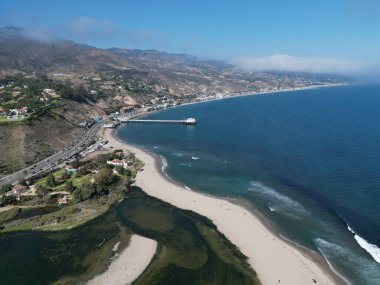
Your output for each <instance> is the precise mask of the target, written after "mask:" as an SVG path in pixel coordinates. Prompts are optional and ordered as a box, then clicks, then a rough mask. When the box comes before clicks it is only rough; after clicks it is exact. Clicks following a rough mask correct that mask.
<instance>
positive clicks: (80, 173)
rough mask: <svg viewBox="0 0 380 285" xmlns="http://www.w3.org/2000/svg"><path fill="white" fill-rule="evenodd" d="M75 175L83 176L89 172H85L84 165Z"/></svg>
mask: <svg viewBox="0 0 380 285" xmlns="http://www.w3.org/2000/svg"><path fill="white" fill-rule="evenodd" d="M77 173H78V176H84V175H87V174H88V173H89V171H88V170H87V167H86V166H85V165H84V166H82V167H81V168H79V169H78V172H77Z"/></svg>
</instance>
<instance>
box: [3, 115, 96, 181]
mask: <svg viewBox="0 0 380 285" xmlns="http://www.w3.org/2000/svg"><path fill="white" fill-rule="evenodd" d="M101 127H102V122H100V123H96V124H94V125H93V126H91V127H90V128H89V129H87V130H86V131H85V132H83V133H82V134H81V135H80V136H79V137H78V138H76V139H75V140H74V141H73V142H72V143H70V145H68V146H66V147H65V148H64V149H62V150H60V151H58V152H56V153H55V154H53V155H52V156H50V157H47V158H45V159H43V160H41V161H39V162H37V163H36V164H33V165H31V166H28V167H26V168H24V169H22V170H20V171H17V172H14V173H12V174H10V175H8V176H5V177H3V178H1V179H0V186H1V185H4V184H13V183H16V182H18V181H20V180H22V179H27V178H29V177H32V176H34V175H37V174H39V173H42V172H45V171H48V170H50V169H52V168H54V167H55V166H57V165H58V164H60V163H62V162H63V161H65V160H67V159H69V158H70V157H72V156H73V155H74V154H76V153H78V152H79V151H80V150H81V149H82V148H83V147H84V146H86V145H88V144H89V143H90V142H91V140H92V139H93V138H94V137H95V136H96V134H97V133H98V131H99V130H100V129H101Z"/></svg>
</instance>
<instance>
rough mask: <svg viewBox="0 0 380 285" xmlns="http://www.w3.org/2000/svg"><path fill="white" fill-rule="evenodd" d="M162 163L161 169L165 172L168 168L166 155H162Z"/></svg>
mask: <svg viewBox="0 0 380 285" xmlns="http://www.w3.org/2000/svg"><path fill="white" fill-rule="evenodd" d="M160 158H161V161H162V165H161V171H162V172H163V173H165V170H166V168H168V162H167V161H166V159H165V157H163V156H160Z"/></svg>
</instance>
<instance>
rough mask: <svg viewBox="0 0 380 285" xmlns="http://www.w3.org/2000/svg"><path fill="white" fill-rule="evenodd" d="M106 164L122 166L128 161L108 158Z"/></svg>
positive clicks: (125, 165) (126, 165)
mask: <svg viewBox="0 0 380 285" xmlns="http://www.w3.org/2000/svg"><path fill="white" fill-rule="evenodd" d="M107 164H109V165H113V166H122V167H124V168H127V167H128V163H127V162H126V161H125V160H124V159H113V160H108V161H107Z"/></svg>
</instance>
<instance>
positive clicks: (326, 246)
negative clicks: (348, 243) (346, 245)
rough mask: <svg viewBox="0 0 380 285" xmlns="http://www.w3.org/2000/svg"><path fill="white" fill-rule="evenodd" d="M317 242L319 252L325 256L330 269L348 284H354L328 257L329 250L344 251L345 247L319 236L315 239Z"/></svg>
mask: <svg viewBox="0 0 380 285" xmlns="http://www.w3.org/2000/svg"><path fill="white" fill-rule="evenodd" d="M315 243H316V244H317V248H318V249H319V252H320V253H321V254H322V256H323V258H324V259H325V260H326V262H327V264H328V265H329V267H330V269H331V270H332V271H333V272H334V273H335V274H336V275H338V276H339V277H340V278H341V279H342V280H343V281H344V282H345V283H346V284H347V285H352V283H351V282H350V281H349V280H348V279H347V278H346V277H345V276H343V275H342V274H341V273H340V272H339V271H338V270H336V269H335V268H334V266H333V265H332V263H331V262H330V260H329V259H328V251H329V250H331V249H332V250H334V251H336V252H340V253H342V252H344V249H343V248H342V247H340V246H338V245H336V244H333V243H330V242H328V241H327V240H324V239H321V238H317V239H315Z"/></svg>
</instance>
